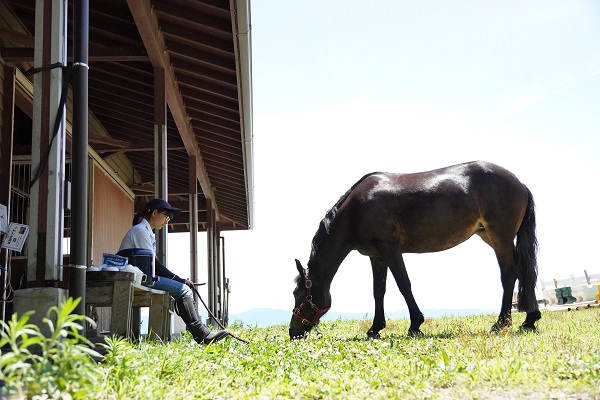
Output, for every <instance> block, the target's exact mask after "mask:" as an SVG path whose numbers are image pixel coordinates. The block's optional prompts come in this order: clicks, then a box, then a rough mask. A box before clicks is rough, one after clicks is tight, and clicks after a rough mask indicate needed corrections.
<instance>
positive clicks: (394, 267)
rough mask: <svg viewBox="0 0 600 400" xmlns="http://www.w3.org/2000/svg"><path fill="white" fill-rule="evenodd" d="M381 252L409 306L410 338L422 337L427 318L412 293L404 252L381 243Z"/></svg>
mask: <svg viewBox="0 0 600 400" xmlns="http://www.w3.org/2000/svg"><path fill="white" fill-rule="evenodd" d="M377 248H378V249H379V252H380V253H381V255H382V256H383V258H384V260H385V262H386V263H387V265H388V267H389V269H390V271H392V275H393V276H394V279H395V280H396V284H397V285H398V289H400V293H402V296H404V300H405V301H406V305H407V306H408V312H409V315H410V327H409V328H408V336H421V335H423V332H421V329H420V328H421V325H422V324H423V322H425V317H424V316H423V313H422V312H421V310H420V309H419V306H418V305H417V302H416V301H415V298H414V296H413V293H412V288H411V285H410V279H408V272H406V265H405V264H404V259H403V257H402V252H401V251H400V250H399V249H397V248H395V247H392V246H390V245H387V244H382V243H380V244H379V246H378V247H377Z"/></svg>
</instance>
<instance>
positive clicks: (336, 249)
mask: <svg viewBox="0 0 600 400" xmlns="http://www.w3.org/2000/svg"><path fill="white" fill-rule="evenodd" d="M351 250H352V248H351V247H350V245H349V244H348V241H347V240H344V239H343V238H339V237H336V236H335V235H328V236H327V237H326V238H325V240H323V241H322V242H321V243H320V244H319V246H318V248H317V250H316V251H313V252H312V253H311V255H310V259H309V260H308V263H307V267H308V270H309V273H310V275H311V277H313V276H315V277H320V278H322V279H323V283H324V284H325V285H326V286H329V285H330V284H331V281H332V280H333V277H334V276H335V274H336V273H337V270H338V268H339V267H340V265H341V264H342V261H344V259H345V258H346V256H347V255H348V253H350V251H351Z"/></svg>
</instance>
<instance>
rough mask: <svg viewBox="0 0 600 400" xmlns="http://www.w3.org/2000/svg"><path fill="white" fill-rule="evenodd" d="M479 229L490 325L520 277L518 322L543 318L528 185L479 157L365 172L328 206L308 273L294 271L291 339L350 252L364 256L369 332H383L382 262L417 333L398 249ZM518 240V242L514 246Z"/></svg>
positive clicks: (325, 296) (323, 300)
mask: <svg viewBox="0 0 600 400" xmlns="http://www.w3.org/2000/svg"><path fill="white" fill-rule="evenodd" d="M473 235H478V236H479V237H480V238H481V239H483V241H484V242H485V243H487V244H488V245H489V246H490V247H491V248H492V249H493V250H494V252H495V253H496V258H497V260H498V264H499V266H500V277H501V281H502V288H503V289H504V294H503V296H502V307H501V309H500V315H499V316H498V321H497V322H496V323H495V324H494V325H493V327H492V330H493V331H499V330H501V329H503V328H505V327H507V326H510V324H511V306H512V293H513V290H514V287H515V282H516V280H517V279H518V280H519V285H518V308H519V310H521V311H526V312H527V316H526V318H525V322H523V325H522V328H524V329H529V330H535V322H536V321H537V320H539V319H540V318H541V313H540V311H539V309H538V304H537V301H536V298H535V282H536V280H537V261H536V253H537V239H536V237H535V205H534V202H533V197H532V195H531V192H530V191H529V189H528V188H527V187H526V186H525V185H524V184H522V183H521V182H520V181H519V180H518V179H517V177H516V176H515V175H513V174H512V173H511V172H509V171H507V170H506V169H504V168H502V167H500V166H498V165H495V164H492V163H488V162H483V161H476V162H470V163H466V164H460V165H454V166H451V167H446V168H442V169H437V170H434V171H428V172H419V173H412V174H397V173H383V172H375V173H371V174H368V175H365V176H363V177H362V178H361V179H360V180H359V181H358V182H356V184H354V186H352V187H351V188H350V190H348V191H347V192H346V194H344V195H343V196H342V197H341V198H340V199H339V200H338V202H337V203H336V204H335V205H334V206H333V207H332V208H331V209H330V210H329V211H328V212H327V214H326V215H325V218H324V219H323V220H322V221H321V224H320V226H319V229H318V230H317V233H316V234H315V236H314V238H313V241H312V250H311V253H310V258H309V260H308V264H307V269H304V268H303V267H302V265H301V264H300V262H299V261H298V260H296V266H297V268H298V272H299V274H300V275H299V276H298V277H297V278H296V289H295V290H294V298H295V302H296V303H295V304H296V305H295V308H294V311H293V315H292V319H291V321H290V338H297V337H302V336H304V335H305V334H306V333H307V332H308V331H309V330H310V329H311V328H312V327H314V326H316V325H317V324H318V323H319V319H320V318H321V316H322V315H323V314H325V313H326V312H327V311H328V310H329V308H330V307H331V294H330V293H329V288H330V286H331V281H332V280H333V277H334V276H335V274H336V272H337V270H338V268H339V266H340V264H341V263H342V261H343V260H344V258H346V256H347V255H348V253H349V252H350V251H352V250H358V251H359V252H360V253H361V254H363V255H366V256H368V257H369V258H370V259H371V266H372V269H373V296H374V298H375V316H374V318H373V325H372V326H371V329H369V331H368V332H367V335H368V336H369V337H379V331H380V330H381V329H383V328H385V315H384V310H383V297H384V295H385V289H386V279H387V270H388V268H389V269H390V271H392V275H393V276H394V279H395V280H396V284H397V285H398V288H399V289H400V292H401V293H402V295H403V296H404V299H405V300H406V304H407V305H408V310H409V313H410V328H409V330H408V334H409V335H416V334H421V331H420V330H419V328H420V326H421V324H422V323H423V321H424V317H423V314H422V313H421V310H419V307H418V306H417V302H416V301H415V299H414V297H413V294H412V291H411V285H410V280H409V279H408V274H407V272H406V266H405V265H404V260H403V258H402V254H404V253H429V252H436V251H442V250H446V249H449V248H451V247H454V246H456V245H458V244H460V243H462V242H464V241H465V240H467V239H468V238H470V237H471V236H473ZM515 236H516V242H515Z"/></svg>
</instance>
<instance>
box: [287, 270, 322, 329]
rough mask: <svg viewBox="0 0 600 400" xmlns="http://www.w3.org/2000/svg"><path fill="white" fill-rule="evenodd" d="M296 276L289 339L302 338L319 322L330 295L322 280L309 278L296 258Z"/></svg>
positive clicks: (306, 271)
mask: <svg viewBox="0 0 600 400" xmlns="http://www.w3.org/2000/svg"><path fill="white" fill-rule="evenodd" d="M296 268H298V273H299V275H298V277H297V278H296V289H294V301H295V306H294V310H293V314H292V319H291V320H290V339H300V338H303V337H304V336H305V335H306V334H307V333H308V331H310V330H311V329H312V328H313V327H314V326H317V325H318V324H319V319H320V318H321V317H322V316H323V314H325V313H326V312H327V311H329V307H330V305H331V296H330V294H329V291H328V290H327V289H326V285H324V282H321V281H320V280H319V279H317V280H314V277H312V278H313V279H311V276H310V275H309V272H308V269H304V268H303V267H302V264H300V261H298V260H296Z"/></svg>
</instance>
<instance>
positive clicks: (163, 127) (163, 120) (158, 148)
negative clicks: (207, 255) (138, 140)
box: [154, 68, 169, 265]
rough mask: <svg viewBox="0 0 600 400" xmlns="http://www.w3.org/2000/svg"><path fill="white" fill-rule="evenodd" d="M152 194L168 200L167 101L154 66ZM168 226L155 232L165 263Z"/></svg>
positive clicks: (162, 73) (162, 77) (158, 251)
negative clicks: (153, 168)
mask: <svg viewBox="0 0 600 400" xmlns="http://www.w3.org/2000/svg"><path fill="white" fill-rule="evenodd" d="M154 167H155V170H154V187H155V189H154V194H155V197H158V198H161V199H164V200H166V201H169V193H168V190H167V182H168V178H167V170H168V168H167V102H166V97H165V70H164V69H162V68H154ZM168 230H169V229H168V227H166V228H165V229H161V230H158V231H157V232H156V256H157V257H158V259H159V260H160V262H162V263H163V264H165V265H166V264H167V233H168Z"/></svg>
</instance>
